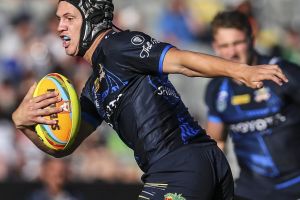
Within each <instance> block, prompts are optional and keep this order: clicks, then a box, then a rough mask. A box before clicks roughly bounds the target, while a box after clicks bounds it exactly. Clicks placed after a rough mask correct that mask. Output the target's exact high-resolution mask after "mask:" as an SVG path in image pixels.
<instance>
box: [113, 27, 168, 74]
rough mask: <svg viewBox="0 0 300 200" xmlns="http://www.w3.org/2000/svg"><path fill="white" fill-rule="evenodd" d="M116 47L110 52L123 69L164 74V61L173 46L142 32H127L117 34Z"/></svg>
mask: <svg viewBox="0 0 300 200" xmlns="http://www.w3.org/2000/svg"><path fill="white" fill-rule="evenodd" d="M113 44H114V48H113V49H112V47H110V49H112V50H111V51H110V52H109V56H108V57H109V58H111V59H113V60H114V61H115V63H117V64H118V65H119V67H120V68H121V69H123V71H127V70H130V71H132V72H135V73H141V74H161V75H162V74H163V61H164V58H165V55H166V53H167V52H168V50H169V49H170V48H172V47H173V46H172V45H170V44H168V43H163V42H159V41H158V40H156V39H154V38H152V37H150V36H149V35H147V34H145V33H142V32H129V31H128V32H125V33H124V34H122V35H121V36H116V38H115V40H114V42H113Z"/></svg>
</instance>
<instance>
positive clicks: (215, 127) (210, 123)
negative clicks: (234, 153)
mask: <svg viewBox="0 0 300 200" xmlns="http://www.w3.org/2000/svg"><path fill="white" fill-rule="evenodd" d="M222 81H223V79H213V80H211V81H210V82H209V84H208V85H207V87H206V91H205V104H206V106H207V110H208V111H207V123H206V132H207V134H208V135H209V136H211V137H212V138H213V139H214V140H215V141H216V142H217V145H218V147H219V148H220V149H221V150H222V151H224V147H225V142H226V137H227V133H226V132H225V131H224V129H225V128H224V127H225V124H224V122H223V119H222V117H221V114H220V112H219V111H218V109H217V101H218V100H219V97H218V95H219V92H220V84H222Z"/></svg>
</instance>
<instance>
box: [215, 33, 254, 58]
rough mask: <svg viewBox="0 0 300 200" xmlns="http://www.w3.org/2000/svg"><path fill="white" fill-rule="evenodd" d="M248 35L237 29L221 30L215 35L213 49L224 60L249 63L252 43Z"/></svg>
mask: <svg viewBox="0 0 300 200" xmlns="http://www.w3.org/2000/svg"><path fill="white" fill-rule="evenodd" d="M248 41H249V38H248V37H247V35H246V33H245V32H243V31H241V30H239V29H235V28H219V29H218V30H217V32H216V33H215V35H214V41H213V48H214V50H215V52H216V54H217V55H218V56H220V57H222V58H225V59H228V60H232V61H236V62H240V63H247V61H248V57H249V56H250V45H252V44H250V42H248Z"/></svg>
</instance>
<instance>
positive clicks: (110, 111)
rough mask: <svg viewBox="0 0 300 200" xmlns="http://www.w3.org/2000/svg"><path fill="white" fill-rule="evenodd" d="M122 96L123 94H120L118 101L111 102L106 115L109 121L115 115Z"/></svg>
mask: <svg viewBox="0 0 300 200" xmlns="http://www.w3.org/2000/svg"><path fill="white" fill-rule="evenodd" d="M122 96H123V94H119V95H118V96H117V98H116V99H114V100H112V101H111V102H109V103H108V105H107V106H106V115H107V117H108V119H110V117H111V116H112V115H113V114H114V110H115V109H116V108H117V106H118V103H119V101H120V99H121V97H122Z"/></svg>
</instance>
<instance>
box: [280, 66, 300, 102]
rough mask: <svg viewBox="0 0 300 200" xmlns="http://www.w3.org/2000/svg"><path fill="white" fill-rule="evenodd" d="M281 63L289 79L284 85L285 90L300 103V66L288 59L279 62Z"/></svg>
mask: <svg viewBox="0 0 300 200" xmlns="http://www.w3.org/2000/svg"><path fill="white" fill-rule="evenodd" d="M279 65H280V67H281V69H282V70H283V72H284V73H285V75H286V76H287V78H288V79H289V82H288V83H286V84H284V87H286V88H285V89H284V91H285V92H286V93H287V95H288V96H290V97H291V98H292V99H294V100H295V101H296V102H298V103H300V66H298V65H296V64H293V63H290V62H286V61H283V62H281V63H279Z"/></svg>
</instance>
